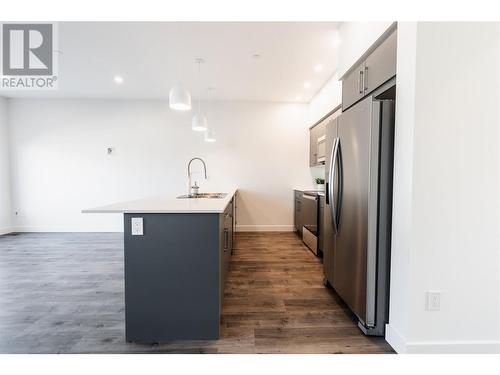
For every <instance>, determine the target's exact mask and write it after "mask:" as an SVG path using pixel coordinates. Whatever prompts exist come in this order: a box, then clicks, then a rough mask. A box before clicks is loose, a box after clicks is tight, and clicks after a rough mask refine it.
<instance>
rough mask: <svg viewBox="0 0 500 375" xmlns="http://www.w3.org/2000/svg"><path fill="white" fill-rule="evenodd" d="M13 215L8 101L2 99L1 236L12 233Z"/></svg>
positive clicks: (0, 141)
mask: <svg viewBox="0 0 500 375" xmlns="http://www.w3.org/2000/svg"><path fill="white" fill-rule="evenodd" d="M11 213H12V211H11V191H10V160H9V124H8V114H7V99H5V98H3V97H0V235H2V234H6V233H9V232H10V231H11V229H12V228H11V226H12V221H11Z"/></svg>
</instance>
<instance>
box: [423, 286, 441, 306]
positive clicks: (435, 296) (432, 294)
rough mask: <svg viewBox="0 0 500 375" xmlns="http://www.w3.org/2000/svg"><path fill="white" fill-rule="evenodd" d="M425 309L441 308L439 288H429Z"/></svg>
mask: <svg viewBox="0 0 500 375" xmlns="http://www.w3.org/2000/svg"><path fill="white" fill-rule="evenodd" d="M425 309H426V310H427V311H439V310H441V292H440V291H439V290H429V291H428V292H427V301H426V306H425Z"/></svg>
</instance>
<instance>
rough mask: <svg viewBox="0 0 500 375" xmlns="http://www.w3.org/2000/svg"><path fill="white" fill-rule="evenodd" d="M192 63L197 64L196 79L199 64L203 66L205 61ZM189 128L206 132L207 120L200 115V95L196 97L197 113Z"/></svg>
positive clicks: (199, 59)
mask: <svg viewBox="0 0 500 375" xmlns="http://www.w3.org/2000/svg"><path fill="white" fill-rule="evenodd" d="M194 62H195V63H196V64H198V77H200V76H201V64H203V63H204V62H205V60H203V59H201V58H197V59H196V60H195V61H194ZM200 87H201V78H200ZM191 127H192V129H193V130H194V131H197V132H203V131H205V130H207V119H206V117H205V116H203V115H202V114H201V94H200V95H199V96H198V112H197V113H196V114H195V115H194V116H193V120H192V121H191Z"/></svg>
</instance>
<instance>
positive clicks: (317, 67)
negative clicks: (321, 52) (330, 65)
mask: <svg viewBox="0 0 500 375" xmlns="http://www.w3.org/2000/svg"><path fill="white" fill-rule="evenodd" d="M322 70H323V65H321V64H317V65H314V71H315V72H321V71H322Z"/></svg>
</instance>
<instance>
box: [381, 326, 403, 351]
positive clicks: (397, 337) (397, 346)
mask: <svg viewBox="0 0 500 375" xmlns="http://www.w3.org/2000/svg"><path fill="white" fill-rule="evenodd" d="M385 341H387V342H388V343H389V345H390V346H392V348H393V349H394V350H395V351H396V353H399V354H403V353H406V339H405V338H404V337H403V335H401V334H400V333H399V332H398V331H397V330H396V329H394V328H393V327H392V326H391V325H390V324H386V325H385Z"/></svg>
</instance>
